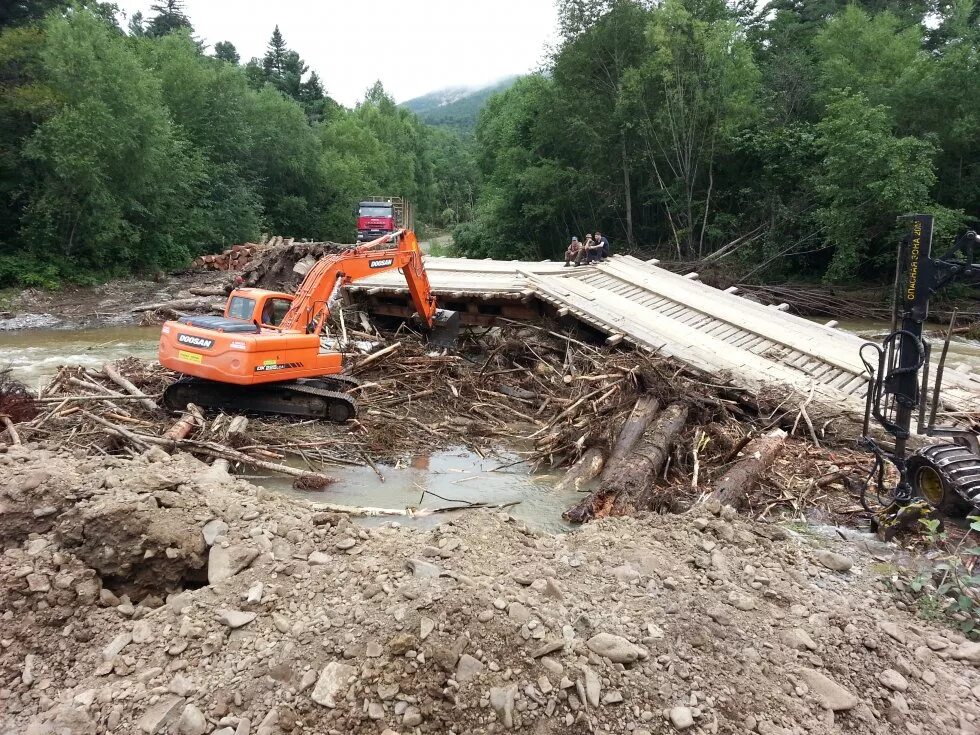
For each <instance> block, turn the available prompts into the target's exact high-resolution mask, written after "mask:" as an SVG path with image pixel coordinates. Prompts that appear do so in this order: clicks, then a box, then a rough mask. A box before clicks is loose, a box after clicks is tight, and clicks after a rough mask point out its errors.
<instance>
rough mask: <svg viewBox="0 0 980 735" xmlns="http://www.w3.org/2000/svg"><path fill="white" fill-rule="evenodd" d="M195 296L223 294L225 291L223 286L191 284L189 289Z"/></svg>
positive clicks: (225, 293)
mask: <svg viewBox="0 0 980 735" xmlns="http://www.w3.org/2000/svg"><path fill="white" fill-rule="evenodd" d="M187 290H188V291H190V292H191V293H192V294H194V295H195V296H225V295H227V291H225V287H224V286H191V287H190V288H189V289H187Z"/></svg>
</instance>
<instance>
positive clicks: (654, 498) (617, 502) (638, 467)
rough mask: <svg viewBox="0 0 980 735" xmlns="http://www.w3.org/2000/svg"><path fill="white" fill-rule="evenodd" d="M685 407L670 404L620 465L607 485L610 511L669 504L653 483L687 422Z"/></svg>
mask: <svg viewBox="0 0 980 735" xmlns="http://www.w3.org/2000/svg"><path fill="white" fill-rule="evenodd" d="M687 415H688V406H687V405H686V404H684V403H672V404H670V405H669V406H667V408H665V409H664V412H663V413H662V414H660V416H658V417H657V420H656V421H655V422H654V423H653V424H652V425H651V426H650V428H649V429H647V431H646V432H645V433H644V434H643V439H642V440H641V441H640V444H639V446H638V447H637V448H636V449H634V450H633V452H632V454H630V456H629V457H628V458H627V459H626V460H625V461H624V462H622V463H621V464H620V470H619V473H618V475H617V476H616V477H614V478H613V477H611V478H609V484H610V486H612V488H613V489H614V490H615V491H616V497H615V499H614V501H613V506H612V512H613V514H614V515H626V514H629V513H634V512H636V511H637V510H660V509H662V508H665V507H672V506H673V502H672V500H673V499H672V498H670V497H668V496H665V495H664V493H663V492H662V491H660V490H659V488H658V487H657V486H656V485H655V481H656V479H657V475H659V474H660V471H661V470H662V469H663V467H664V464H665V463H666V462H667V457H668V456H669V455H670V448H671V447H672V446H673V445H674V443H675V442H676V441H677V437H678V436H680V434H681V432H682V431H683V430H684V426H685V424H686V423H687Z"/></svg>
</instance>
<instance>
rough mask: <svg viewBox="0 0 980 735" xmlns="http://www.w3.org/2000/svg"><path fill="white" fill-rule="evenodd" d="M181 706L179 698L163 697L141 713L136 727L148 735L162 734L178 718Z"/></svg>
mask: <svg viewBox="0 0 980 735" xmlns="http://www.w3.org/2000/svg"><path fill="white" fill-rule="evenodd" d="M183 704H184V700H183V698H181V697H165V698H163V699H161V700H160V701H159V702H157V703H156V704H154V705H153V706H152V707H150V708H149V709H148V710H146V712H144V713H143V716H142V717H141V718H140V719H139V722H138V723H137V724H136V727H138V728H139V729H140V730H142V731H143V732H145V733H147V734H148V735H153V733H157V732H163V731H165V730H166V729H169V727H170V725H171V724H173V723H174V722H175V721H176V720H177V718H178V717H179V716H180V711H181V708H182V707H183Z"/></svg>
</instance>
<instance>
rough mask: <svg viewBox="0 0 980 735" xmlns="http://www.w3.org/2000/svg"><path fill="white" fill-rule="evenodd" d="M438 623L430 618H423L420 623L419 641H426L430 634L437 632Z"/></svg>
mask: <svg viewBox="0 0 980 735" xmlns="http://www.w3.org/2000/svg"><path fill="white" fill-rule="evenodd" d="M435 627H436V623H435V621H434V620H432V619H430V618H422V619H421V620H420V621H419V640H420V641H424V640H425V639H426V638H428V637H429V634H430V633H432V631H433V630H435Z"/></svg>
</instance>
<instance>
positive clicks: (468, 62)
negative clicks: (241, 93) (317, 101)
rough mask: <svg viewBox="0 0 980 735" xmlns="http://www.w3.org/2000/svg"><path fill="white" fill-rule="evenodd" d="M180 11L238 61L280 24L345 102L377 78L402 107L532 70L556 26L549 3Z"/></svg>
mask: <svg viewBox="0 0 980 735" xmlns="http://www.w3.org/2000/svg"><path fill="white" fill-rule="evenodd" d="M114 1H115V2H116V4H117V5H118V6H119V7H120V9H121V10H123V11H124V12H125V13H126V14H127V17H128V16H129V15H131V14H132V13H134V12H136V11H137V10H139V11H142V12H143V15H144V16H149V15H150V10H149V8H150V5H152V4H153V2H154V0H114ZM184 8H185V10H186V12H187V15H188V16H189V17H190V19H191V22H192V23H193V24H194V30H195V33H196V35H197V37H198V38H200V39H201V40H203V41H204V42H205V43H206V44H208V45H209V46H213V45H214V44H215V43H216V42H218V41H231V42H232V43H233V44H235V47H236V48H237V49H238V53H239V54H240V55H241V57H242V62H243V63H244V62H246V61H248V60H249V59H250V58H252V57H253V56H262V54H263V53H265V48H266V44H267V43H268V41H269V36H271V35H272V29H273V28H274V27H275V26H276V24H279V30H280V31H282V34H283V36H284V37H285V39H286V43H287V44H288V45H289V47H290V48H292V49H295V50H296V51H298V52H299V55H300V56H302V57H303V59H304V60H305V61H306V63H307V64H309V66H310V69H312V70H316V72H317V73H318V74H319V75H320V78H321V79H322V80H323V84H324V86H325V87H326V89H327V93H328V94H330V96H331V97H333V98H334V99H336V100H337V101H338V102H341V103H343V104H345V105H353V104H354V103H355V102H356V101H357V100H359V99H361V98H363V96H364V92H365V90H366V89H367V88H368V87H370V86H371V85H372V84H373V83H374V81H375V80H377V79H380V80H381V81H382V83H383V84H384V86H385V89H387V90H388V92H389V93H390V94H391V95H393V96H394V97H395V99H396V100H397V101H399V102H404V101H405V100H408V99H411V98H412V97H417V96H419V95H422V94H425V93H426V92H431V91H434V90H437V89H442V88H443V87H452V86H481V85H483V84H486V83H488V82H491V81H495V80H497V79H500V78H501V77H505V76H508V75H511V74H521V73H524V72H527V71H530V70H533V69H535V68H537V66H538V65H539V64H540V62H541V60H542V58H543V56H544V53H545V49H546V46H547V45H548V44H550V43H553V42H554V38H555V26H556V20H555V7H554V2H553V0H367V1H366V2H364V1H362V2H357V1H355V0H320V1H319V2H316V1H315V0H274V1H270V0H186V2H185V3H184ZM122 25H123V27H125V25H126V21H125V20H124V21H122ZM209 52H210V49H209Z"/></svg>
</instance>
